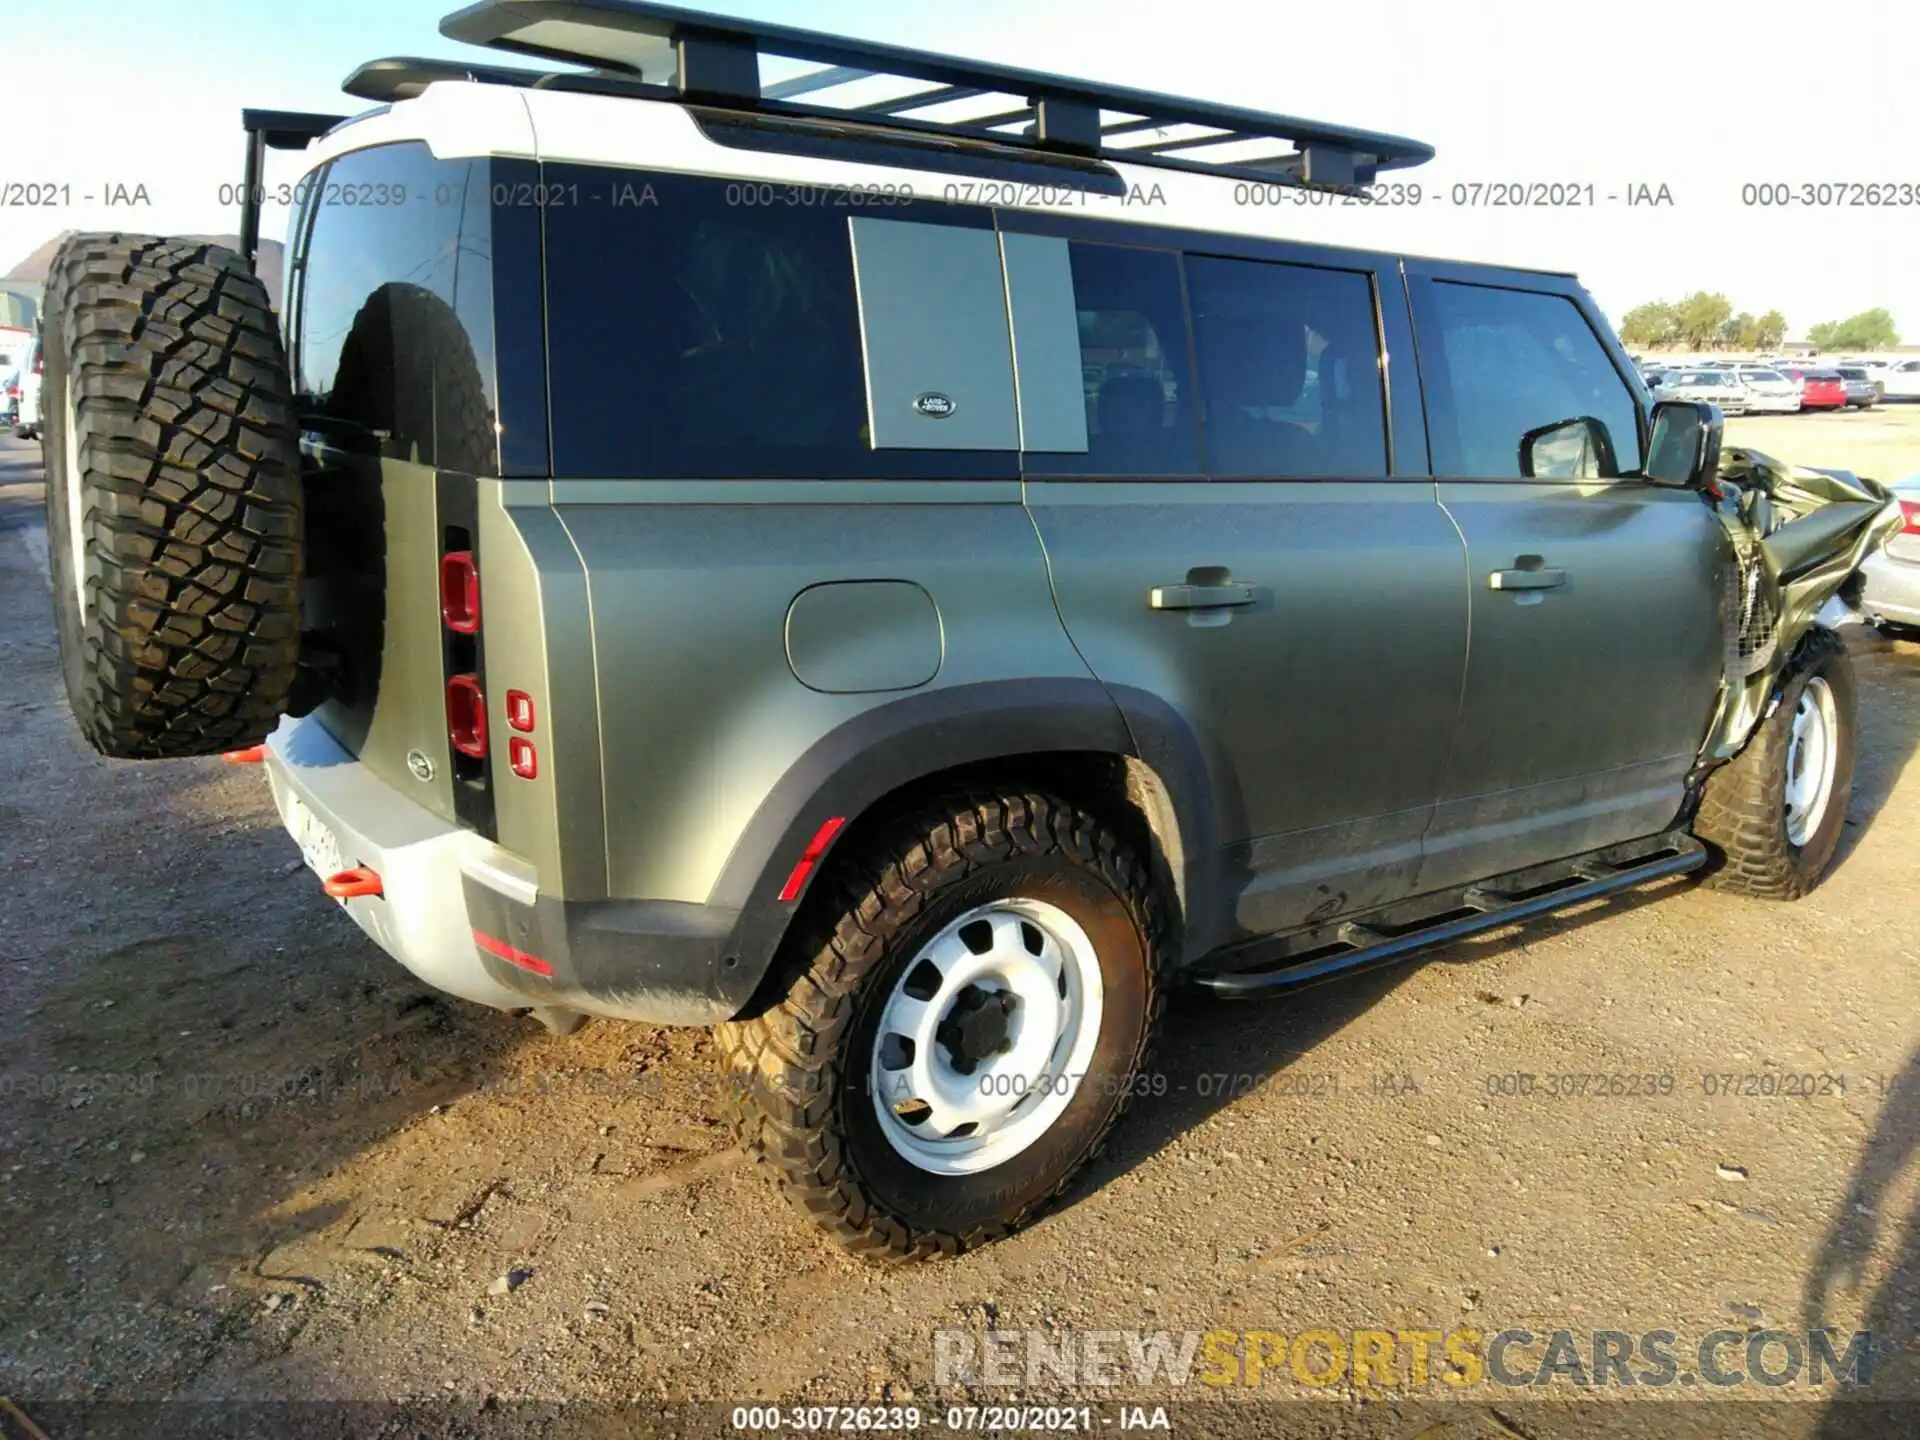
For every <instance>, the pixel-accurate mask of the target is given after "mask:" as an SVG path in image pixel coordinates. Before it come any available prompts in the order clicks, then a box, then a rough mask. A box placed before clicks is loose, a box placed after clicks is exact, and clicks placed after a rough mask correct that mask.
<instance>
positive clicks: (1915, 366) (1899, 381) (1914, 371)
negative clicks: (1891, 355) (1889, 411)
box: [1880, 358, 1920, 400]
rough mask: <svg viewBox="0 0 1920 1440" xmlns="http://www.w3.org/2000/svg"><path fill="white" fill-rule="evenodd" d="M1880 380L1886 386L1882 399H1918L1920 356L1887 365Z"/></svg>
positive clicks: (1919, 395)
mask: <svg viewBox="0 0 1920 1440" xmlns="http://www.w3.org/2000/svg"><path fill="white" fill-rule="evenodd" d="M1880 381H1881V384H1882V385H1884V386H1885V387H1886V389H1885V393H1884V394H1883V395H1882V396H1881V397H1880V398H1881V399H1883V400H1920V358H1915V359H1911V360H1902V361H1901V362H1900V363H1899V364H1897V365H1889V366H1888V367H1887V369H1886V373H1885V374H1884V375H1882V376H1881V377H1880Z"/></svg>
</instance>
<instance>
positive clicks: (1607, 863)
mask: <svg viewBox="0 0 1920 1440" xmlns="http://www.w3.org/2000/svg"><path fill="white" fill-rule="evenodd" d="M1706 862H1707V851H1706V847H1705V846H1703V845H1702V844H1701V843H1700V842H1699V841H1698V840H1696V839H1694V838H1693V836H1691V835H1688V834H1685V833H1680V832H1676V833H1674V834H1670V835H1662V836H1658V837H1656V838H1655V839H1653V840H1649V841H1641V842H1637V843H1635V844H1632V845H1616V846H1612V847H1610V848H1608V849H1606V850H1597V851H1595V852H1594V853H1592V854H1591V855H1577V856H1575V857H1573V858H1572V859H1570V860H1561V861H1556V862H1555V863H1553V864H1551V865H1541V866H1536V867H1534V868H1533V869H1530V870H1523V871H1519V872H1516V873H1515V874H1513V875H1506V876H1499V877H1496V878H1494V879H1491V880H1483V881H1481V882H1479V883H1478V884H1474V885H1467V886H1463V887H1462V888H1460V889H1458V890H1452V891H1443V892H1441V893H1439V894H1435V895H1425V896H1421V897H1420V898H1419V899H1417V900H1413V901H1407V902H1402V903H1400V904H1397V905H1392V906H1388V907H1386V908H1385V909H1382V910H1380V911H1375V912H1372V913H1370V914H1367V915H1364V916H1362V917H1360V918H1358V919H1353V920H1342V921H1335V922H1333V923H1331V924H1329V925H1323V926H1320V927H1317V928H1315V929H1312V930H1306V931H1301V932H1297V933H1295V934H1292V935H1287V936H1282V937H1279V938H1277V939H1274V940H1269V941H1262V942H1257V943H1256V944H1255V945H1254V946H1248V947H1237V948H1236V949H1235V950H1233V951H1229V952H1224V953H1220V954H1216V955H1215V956H1214V957H1213V961H1214V962H1215V964H1214V965H1213V966H1212V967H1211V968H1207V969H1202V970H1200V971H1198V972H1196V973H1195V974H1194V975H1193V976H1192V981H1193V983H1194V984H1196V985H1199V986H1202V987H1204V988H1205V989H1208V990H1211V991H1212V992H1213V993H1214V994H1216V995H1219V996H1221V997H1223V998H1225V999H1230V1000H1231V999H1244V998H1247V997H1250V996H1255V995H1272V994H1275V993H1276V992H1278V991H1282V990H1291V989H1293V988H1295V987H1296V986H1300V985H1310V984H1313V983H1314V982H1315V981H1319V980H1329V979H1332V978H1334V977H1335V976H1340V975H1347V974H1351V973H1352V972H1354V971H1357V970H1365V969H1369V968H1371V967H1373V966H1375V965H1384V964H1388V963H1390V962H1392V961H1395V960H1401V959H1405V958H1406V957H1407V956H1409V955H1411V954H1413V953H1414V952H1415V951H1418V950H1425V949H1428V948H1430V947H1431V946H1435V945H1445V944H1447V943H1449V942H1450V941H1454V940H1461V939H1465V938H1466V937H1467V936H1469V935H1474V934H1478V933H1479V932H1480V931H1482V930H1492V929H1495V928H1497V927H1499V926H1501V925H1511V924H1512V923H1514V922H1515V921H1516V920H1525V919H1528V918H1530V917H1532V916H1535V915H1545V914H1548V913H1549V912H1551V911H1554V910H1564V909H1566V908H1567V907H1568V906H1570V905H1580V904H1584V903H1585V902H1586V901H1589V900H1594V899H1597V898H1599V897H1600V896H1603V895H1611V894H1614V893H1615V892H1616V891H1620V890H1630V889H1632V888H1633V887H1634V886H1636V885H1645V884H1647V883H1649V882H1650V881H1654V880H1664V879H1666V878H1667V877H1668V876H1670V875H1683V874H1685V873H1687V872H1688V871H1690V870H1698V869H1699V868H1700V867H1701V866H1702V865H1704V864H1706ZM1396 912H1399V913H1402V914H1406V917H1407V918H1405V919H1404V920H1402V921H1401V922H1400V923H1398V924H1395V923H1390V921H1389V919H1388V917H1391V916H1393V915H1395V913H1396ZM1408 912H1417V913H1408ZM1275 950H1278V951H1279V952H1280V953H1279V954H1278V955H1276V954H1274V951H1275ZM1222 961H1224V962H1225V964H1220V963H1219V962H1222Z"/></svg>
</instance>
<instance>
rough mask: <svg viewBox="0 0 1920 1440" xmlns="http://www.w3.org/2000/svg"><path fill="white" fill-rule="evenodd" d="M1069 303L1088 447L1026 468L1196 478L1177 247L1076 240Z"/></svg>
mask: <svg viewBox="0 0 1920 1440" xmlns="http://www.w3.org/2000/svg"><path fill="white" fill-rule="evenodd" d="M1067 253H1068V256H1069V258H1070V261H1071V264H1072V267H1073V303H1074V310H1075V312H1076V316H1077V318H1078V320H1079V328H1080V385H1081V392H1082V395H1083V396H1084V398H1085V401H1086V406H1087V453H1086V454H1084V455H1054V454H1049V455H1042V454H1031V455H1028V456H1027V457H1026V466H1027V469H1028V470H1029V471H1033V472H1035V473H1043V474H1066V475H1198V474H1199V473H1200V443H1199V431H1198V428H1197V425H1196V422H1195V415H1194V404H1193V357H1192V353H1191V350H1190V348H1189V346H1188V341H1187V317H1186V305H1185V301H1184V299H1183V297H1182V295H1181V281H1180V257H1179V256H1178V255H1176V254H1175V253H1174V252H1173V251H1171V250H1138V249H1134V248H1132V247H1130V246H1125V245H1102V244H1097V243H1092V242H1086V241H1078V240H1076V241H1074V242H1073V243H1072V244H1071V245H1070V246H1069V247H1068V251H1067Z"/></svg>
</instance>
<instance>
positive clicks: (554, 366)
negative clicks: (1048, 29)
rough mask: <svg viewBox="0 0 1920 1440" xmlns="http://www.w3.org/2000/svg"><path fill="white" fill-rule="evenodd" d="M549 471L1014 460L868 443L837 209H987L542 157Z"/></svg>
mask: <svg viewBox="0 0 1920 1440" xmlns="http://www.w3.org/2000/svg"><path fill="white" fill-rule="evenodd" d="M543 180H544V187H543V189H544V196H543V198H544V202H545V203H544V208H543V221H544V225H545V234H546V271H547V345H548V356H549V364H550V367H551V369H550V374H551V392H550V393H551V406H552V416H553V463H554V473H555V474H556V475H558V476H561V477H565V478H634V479H648V478H653V479H707V478H718V479H782V478H785V479H840V478H855V477H875V478H878V477H886V476H928V475H932V476H941V475H947V476H963V475H987V474H996V473H997V474H1004V475H1007V476H1011V475H1013V474H1015V473H1016V465H1015V459H1014V456H1013V453H1012V452H1011V451H1009V452H1005V453H1002V452H997V451H995V452H984V453H983V452H972V453H967V452H960V451H945V450H912V451H908V450H880V451H876V450H875V449H873V448H872V441H871V436H870V435H869V433H868V432H869V426H868V417H867V394H866V372H865V368H864V359H863V355H862V350H861V330H860V311H859V303H858V300H857V298H856V295H855V289H854V268H853V250H852V246H851V243H850V240H849V227H848V221H849V219H850V218H852V217H855V216H863V215H870V216H874V217H877V218H881V219H887V220H912V221H924V222H932V223H950V224H971V225H975V226H977V227H979V228H982V229H985V228H990V227H991V224H992V217H991V214H990V213H989V212H987V211H984V210H982V211H966V210H960V209H957V208H955V207H948V206H943V205H939V204H936V203H932V202H912V201H908V200H906V199H904V198H903V197H896V196H874V197H858V198H860V199H862V200H863V201H865V200H871V201H872V202H873V203H871V204H868V203H858V204H855V203H852V201H851V200H850V199H849V198H848V197H846V196H835V195H833V194H830V193H828V192H826V191H820V192H817V193H816V192H813V191H808V190H805V189H804V187H800V188H796V187H787V186H775V185H757V184H753V183H744V182H729V181H724V180H717V179H709V178H703V177H696V176H682V175H662V174H653V173H649V172H641V171H633V170H625V169H614V168H609V167H601V166H590V165H567V164H552V165H547V166H545V167H544V170H543Z"/></svg>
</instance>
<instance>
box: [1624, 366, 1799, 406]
mask: <svg viewBox="0 0 1920 1440" xmlns="http://www.w3.org/2000/svg"><path fill="white" fill-rule="evenodd" d="M1653 396H1654V399H1656V400H1704V401H1706V403H1707V404H1709V405H1718V406H1719V407H1720V413H1721V414H1723V415H1744V414H1746V413H1747V411H1748V410H1749V409H1750V408H1751V406H1750V405H1749V404H1748V401H1749V399H1750V396H1749V393H1748V391H1747V387H1746V386H1745V385H1742V384H1741V383H1740V380H1739V377H1738V376H1736V375H1735V374H1734V373H1733V372H1732V371H1731V370H1676V371H1674V372H1673V373H1672V374H1670V375H1668V376H1667V378H1666V379H1665V380H1664V381H1662V382H1661V384H1660V387H1659V388H1658V389H1657V390H1655V391H1654V392H1653ZM1797 399H1798V397H1797V396H1796V404H1795V405H1794V408H1795V409H1796V410H1797V409H1799V408H1800V407H1799V405H1798V403H1797Z"/></svg>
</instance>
